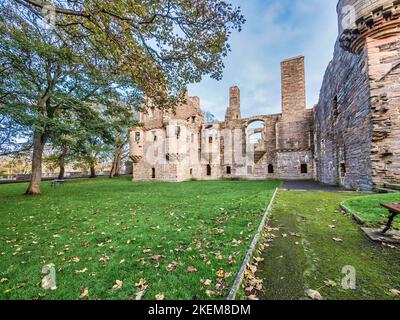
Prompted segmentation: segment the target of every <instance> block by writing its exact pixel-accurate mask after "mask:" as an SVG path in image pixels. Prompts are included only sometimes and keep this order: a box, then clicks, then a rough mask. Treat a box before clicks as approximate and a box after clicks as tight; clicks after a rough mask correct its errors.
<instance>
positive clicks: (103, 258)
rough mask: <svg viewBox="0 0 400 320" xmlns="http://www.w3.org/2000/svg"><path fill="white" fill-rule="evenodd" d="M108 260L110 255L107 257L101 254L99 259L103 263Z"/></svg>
mask: <svg viewBox="0 0 400 320" xmlns="http://www.w3.org/2000/svg"><path fill="white" fill-rule="evenodd" d="M109 260H110V257H109V256H102V257H101V258H100V259H99V261H100V262H104V263H106V262H108V261H109Z"/></svg>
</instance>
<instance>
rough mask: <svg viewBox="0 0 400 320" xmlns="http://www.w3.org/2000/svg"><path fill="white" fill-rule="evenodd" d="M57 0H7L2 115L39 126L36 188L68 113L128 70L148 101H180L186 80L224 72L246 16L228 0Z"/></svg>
mask: <svg viewBox="0 0 400 320" xmlns="http://www.w3.org/2000/svg"><path fill="white" fill-rule="evenodd" d="M49 3H50V2H49V1H41V0H4V1H2V2H1V3H0V64H1V69H0V72H1V75H2V79H1V80H0V99H1V100H0V107H1V109H0V113H1V114H5V115H7V117H10V118H12V119H13V120H16V121H17V122H18V123H20V124H22V125H24V126H28V127H30V128H32V131H33V138H32V142H33V157H32V158H33V160H32V178H31V183H30V185H29V188H28V190H27V193H29V194H37V193H40V181H41V173H42V172H41V167H42V155H43V149H44V146H45V143H46V142H47V141H48V139H49V137H51V136H52V135H54V134H55V132H56V131H57V130H54V129H55V128H57V123H58V122H59V120H60V117H61V115H62V114H63V110H68V109H70V108H73V107H74V103H75V102H76V101H77V100H78V101H80V102H85V101H89V102H92V103H93V102H95V101H96V99H98V97H100V96H102V95H103V94H104V93H107V92H108V91H113V90H114V91H115V90H118V86H119V85H118V84H119V80H120V79H121V77H122V78H123V79H124V80H125V79H126V77H128V76H129V79H130V81H131V82H130V85H131V87H132V88H133V89H134V90H140V92H142V95H143V96H147V97H148V98H149V99H146V101H151V103H152V104H155V105H156V106H157V107H166V108H169V107H172V106H173V105H175V104H176V103H177V102H178V100H180V99H182V96H183V94H182V92H183V88H184V87H185V86H186V84H187V83H189V82H196V81H200V80H201V78H202V77H203V76H204V75H206V74H210V75H211V77H212V78H215V79H220V78H221V76H222V69H223V62H222V58H223V56H225V55H226V54H227V52H228V51H229V45H228V38H229V35H230V33H231V31H232V30H234V29H239V30H240V28H241V25H242V24H243V22H244V18H243V16H242V15H241V14H240V9H238V8H234V7H233V6H232V5H230V4H229V3H227V2H225V1H221V0H168V1H162V0H161V1H134V0H133V1H124V0H115V1H101V0H93V1H90V0H65V1H63V0H59V1H55V0H54V1H52V2H51V6H49ZM53 13H54V16H53ZM49 17H50V18H49ZM47 20H48V22H50V26H49V25H46V21H47ZM125 84H126V82H125Z"/></svg>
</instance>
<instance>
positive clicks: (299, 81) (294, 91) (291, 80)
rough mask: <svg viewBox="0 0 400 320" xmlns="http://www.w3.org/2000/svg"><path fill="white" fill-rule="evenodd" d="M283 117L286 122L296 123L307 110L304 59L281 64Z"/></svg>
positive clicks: (290, 60)
mask: <svg viewBox="0 0 400 320" xmlns="http://www.w3.org/2000/svg"><path fill="white" fill-rule="evenodd" d="M281 79H282V80H281V81H282V115H283V119H284V120H286V121H296V119H298V117H299V115H302V114H303V113H304V110H305V109H306V83H305V74H304V57H303V56H300V57H295V58H290V59H287V60H284V61H282V62H281Z"/></svg>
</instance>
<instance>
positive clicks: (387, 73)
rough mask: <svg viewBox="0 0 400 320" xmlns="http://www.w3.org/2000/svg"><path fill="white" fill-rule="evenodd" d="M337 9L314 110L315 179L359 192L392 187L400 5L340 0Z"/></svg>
mask: <svg viewBox="0 0 400 320" xmlns="http://www.w3.org/2000/svg"><path fill="white" fill-rule="evenodd" d="M349 6H350V7H349ZM349 8H353V11H350V12H349ZM337 9H338V15H339V32H340V33H339V38H338V42H337V44H336V46H335V51H334V58H333V60H332V62H331V63H330V65H329V66H328V69H327V71H326V74H325V78H324V81H323V85H322V89H321V94H320V99H319V102H318V105H317V106H316V107H315V111H314V125H315V147H316V152H315V155H314V157H315V159H314V160H315V164H316V168H317V170H316V178H317V179H318V180H320V181H322V182H325V183H338V184H342V185H344V186H345V187H346V188H349V189H361V190H372V189H375V188H381V187H384V186H385V185H386V184H398V183H399V182H400V131H399V130H400V113H399V112H400V111H399V110H400V70H399V66H400V37H399V32H400V29H399V26H400V22H399V17H400V1H387V0H386V1H382V0H380V1H377V0H375V1H359V0H341V1H339V3H338V7H337ZM345 13H348V14H349V15H354V16H355V23H353V24H351V23H350V24H349V21H348V19H349V16H347V17H346V16H345V15H344V14H345Z"/></svg>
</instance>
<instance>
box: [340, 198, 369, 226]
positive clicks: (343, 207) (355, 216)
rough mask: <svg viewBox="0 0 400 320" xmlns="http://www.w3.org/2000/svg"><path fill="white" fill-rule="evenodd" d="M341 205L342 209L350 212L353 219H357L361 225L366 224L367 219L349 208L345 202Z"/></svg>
mask: <svg viewBox="0 0 400 320" xmlns="http://www.w3.org/2000/svg"><path fill="white" fill-rule="evenodd" d="M339 206H340V209H342V210H343V211H344V212H346V213H347V214H349V215H350V216H351V217H352V218H353V220H354V221H356V222H357V223H358V224H360V225H364V224H365V221H364V220H363V219H361V218H360V217H359V216H358V215H357V214H355V213H354V212H353V211H351V210H350V209H349V208H347V207H346V206H345V204H344V203H343V202H342V203H341V204H340V205H339Z"/></svg>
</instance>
